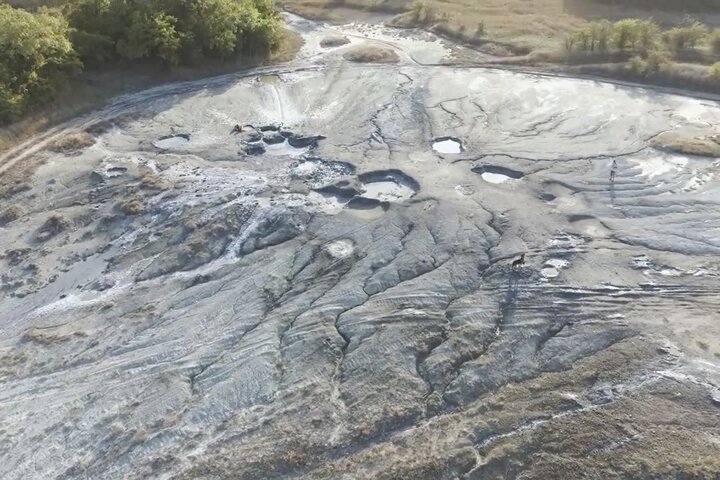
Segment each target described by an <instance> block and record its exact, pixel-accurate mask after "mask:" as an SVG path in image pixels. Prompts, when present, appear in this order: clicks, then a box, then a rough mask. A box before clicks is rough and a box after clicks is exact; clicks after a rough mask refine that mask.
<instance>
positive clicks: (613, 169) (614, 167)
mask: <svg viewBox="0 0 720 480" xmlns="http://www.w3.org/2000/svg"><path fill="white" fill-rule="evenodd" d="M617 169H618V164H617V161H616V160H613V163H612V166H611V167H610V181H611V182H614V181H615V173H616V172H617Z"/></svg>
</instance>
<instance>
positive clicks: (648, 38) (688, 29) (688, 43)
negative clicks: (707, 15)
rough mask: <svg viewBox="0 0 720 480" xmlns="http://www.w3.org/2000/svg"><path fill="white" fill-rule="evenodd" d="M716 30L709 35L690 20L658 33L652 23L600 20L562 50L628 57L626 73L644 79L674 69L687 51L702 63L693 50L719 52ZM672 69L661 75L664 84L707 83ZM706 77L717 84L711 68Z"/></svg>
mask: <svg viewBox="0 0 720 480" xmlns="http://www.w3.org/2000/svg"><path fill="white" fill-rule="evenodd" d="M719 31H720V29H718V30H715V31H713V32H712V33H711V32H710V30H709V29H708V28H707V27H706V26H705V25H703V24H702V23H700V22H697V21H693V20H690V21H688V22H686V23H685V24H684V25H681V26H678V27H673V28H671V29H669V30H666V31H662V30H661V29H660V27H659V26H658V25H657V24H655V23H654V22H653V21H652V20H640V19H635V18H626V19H623V20H618V21H617V22H615V23H611V22H609V21H607V20H601V21H598V22H590V23H587V24H585V25H583V26H582V27H580V28H578V29H576V30H575V31H574V32H573V33H572V34H571V35H569V36H568V37H567V38H566V39H565V49H566V50H567V51H568V52H574V51H579V52H585V53H586V54H598V53H610V54H613V55H615V56H619V58H621V59H623V60H624V59H627V58H628V57H629V60H628V61H627V64H626V65H625V71H626V73H627V74H629V75H630V76H632V77H641V78H644V77H648V76H653V75H654V74H657V73H658V72H660V71H661V70H663V69H664V68H665V67H677V66H678V64H673V61H677V60H678V59H680V58H682V57H681V55H684V56H685V57H687V56H688V55H689V52H695V53H694V55H695V56H694V57H691V58H694V59H696V61H697V60H701V61H702V59H703V58H705V57H704V56H703V55H706V54H703V53H702V52H696V50H697V49H699V47H701V46H705V45H706V44H709V46H710V48H711V49H713V50H716V49H717V50H719V51H720V33H718V32H719ZM716 43H717V45H716ZM623 56H624V58H623ZM718 69H720V67H718ZM672 70H673V71H672V72H666V73H667V74H666V75H664V77H667V78H665V80H666V81H672V80H673V79H677V80H683V78H684V79H685V80H688V81H692V83H693V84H694V85H697V86H704V85H705V83H708V82H707V80H706V81H704V82H703V80H702V79H698V78H696V77H697V75H696V74H695V73H694V72H693V71H692V70H691V69H687V71H686V73H684V74H683V73H682V72H679V71H678V69H677V68H673V69H672ZM706 78H707V79H709V80H711V82H710V83H712V82H713V81H714V82H718V81H720V74H718V73H717V72H716V68H715V67H714V66H711V67H710V68H709V69H708V70H707V75H706ZM678 83H682V82H678ZM718 83H720V82H718ZM685 86H689V85H685Z"/></svg>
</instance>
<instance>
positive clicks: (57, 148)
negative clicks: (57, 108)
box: [48, 132, 95, 153]
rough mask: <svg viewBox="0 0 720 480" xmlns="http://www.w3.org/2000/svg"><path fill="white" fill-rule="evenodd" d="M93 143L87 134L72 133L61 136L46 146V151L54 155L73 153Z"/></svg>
mask: <svg viewBox="0 0 720 480" xmlns="http://www.w3.org/2000/svg"><path fill="white" fill-rule="evenodd" d="M94 143H95V140H94V139H93V137H92V136H91V135H90V134H89V133H87V132H73V133H68V134H66V135H63V136H62V137H60V138H59V139H57V140H55V141H54V142H52V143H51V144H50V145H49V146H48V150H50V151H51V152H55V153H75V152H78V151H80V150H82V149H84V148H87V147H90V146H92V145H93V144H94Z"/></svg>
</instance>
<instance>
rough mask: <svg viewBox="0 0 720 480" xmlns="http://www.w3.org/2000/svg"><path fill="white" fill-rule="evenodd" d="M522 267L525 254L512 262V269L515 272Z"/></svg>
mask: <svg viewBox="0 0 720 480" xmlns="http://www.w3.org/2000/svg"><path fill="white" fill-rule="evenodd" d="M523 265H525V254H524V253H523V254H522V255H520V258H518V259H517V260H513V262H512V269H513V270H515V269H516V268H519V267H522V266H523Z"/></svg>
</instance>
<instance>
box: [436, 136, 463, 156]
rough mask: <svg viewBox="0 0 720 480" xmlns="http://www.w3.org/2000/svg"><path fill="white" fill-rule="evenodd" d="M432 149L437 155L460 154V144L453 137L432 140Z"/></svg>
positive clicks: (461, 148)
mask: <svg viewBox="0 0 720 480" xmlns="http://www.w3.org/2000/svg"><path fill="white" fill-rule="evenodd" d="M432 148H433V150H435V151H436V152H438V153H448V154H453V153H462V151H463V150H464V148H463V144H462V142H461V141H460V140H459V139H457V138H455V137H438V138H436V139H435V140H433V143H432Z"/></svg>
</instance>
